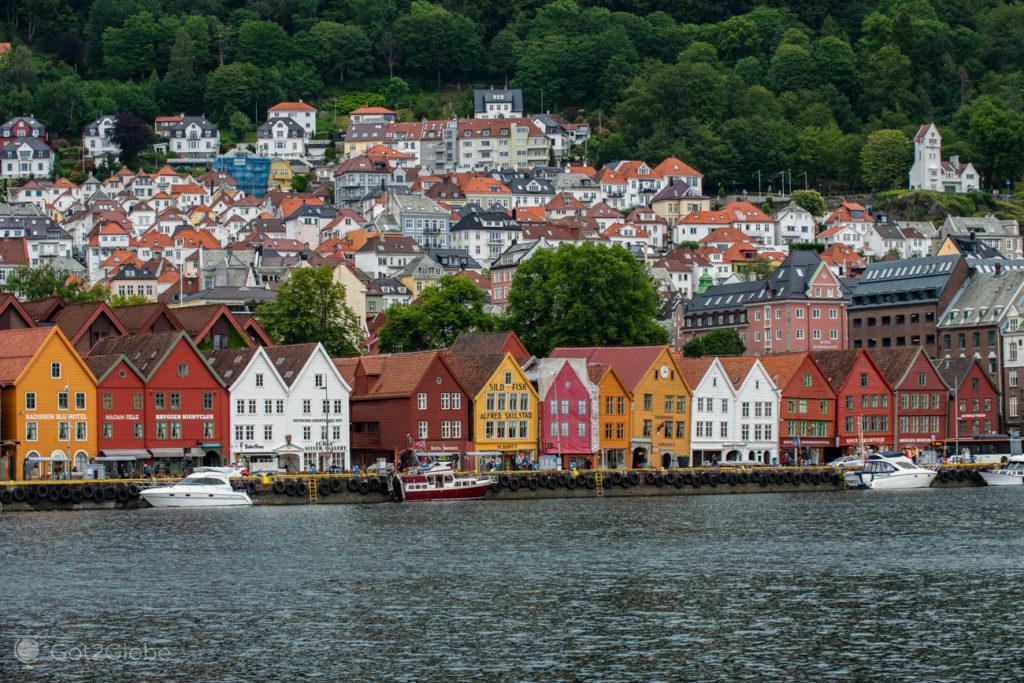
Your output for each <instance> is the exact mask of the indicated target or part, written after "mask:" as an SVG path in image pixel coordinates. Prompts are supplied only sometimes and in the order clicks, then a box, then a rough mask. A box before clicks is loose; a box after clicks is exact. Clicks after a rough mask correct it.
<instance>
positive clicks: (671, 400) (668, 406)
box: [665, 396, 676, 412]
mask: <svg viewBox="0 0 1024 683" xmlns="http://www.w3.org/2000/svg"><path fill="white" fill-rule="evenodd" d="M675 402H676V397H675V396H666V397H665V410H666V411H667V412H672V406H674V405H675Z"/></svg>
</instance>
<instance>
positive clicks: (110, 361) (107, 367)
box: [82, 353, 146, 384]
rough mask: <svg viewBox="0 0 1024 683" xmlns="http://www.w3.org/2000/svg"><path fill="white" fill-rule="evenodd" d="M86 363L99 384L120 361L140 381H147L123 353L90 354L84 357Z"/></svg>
mask: <svg viewBox="0 0 1024 683" xmlns="http://www.w3.org/2000/svg"><path fill="white" fill-rule="evenodd" d="M82 360H84V361H85V364H86V365H87V366H88V367H89V370H90V372H92V374H94V375H96V382H97V384H98V383H100V382H102V381H103V380H105V379H106V378H107V375H108V374H110V371H111V370H113V369H114V368H116V367H117V366H118V364H119V363H122V362H123V363H124V364H125V365H126V366H127V367H128V369H129V370H131V371H132V373H133V374H134V375H135V376H136V377H138V378H139V380H140V381H142V382H145V381H146V377H145V376H144V375H143V374H142V373H141V372H139V369H138V368H136V367H135V366H134V365H132V363H131V361H130V360H128V358H126V357H125V356H124V354H121V353H112V354H108V355H105V356H89V357H87V358H83V359H82Z"/></svg>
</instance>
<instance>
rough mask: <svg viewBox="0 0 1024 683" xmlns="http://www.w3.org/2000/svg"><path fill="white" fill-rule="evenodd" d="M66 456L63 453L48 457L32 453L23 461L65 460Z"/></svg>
mask: <svg viewBox="0 0 1024 683" xmlns="http://www.w3.org/2000/svg"><path fill="white" fill-rule="evenodd" d="M67 461H68V459H67V456H64V455H53V456H50V457H48V458H45V457H43V456H39V455H33V456H29V457H27V458H25V462H67Z"/></svg>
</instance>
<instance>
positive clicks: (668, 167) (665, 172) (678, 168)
mask: <svg viewBox="0 0 1024 683" xmlns="http://www.w3.org/2000/svg"><path fill="white" fill-rule="evenodd" d="M654 172H655V173H656V174H658V175H660V176H676V175H683V176H696V177H701V178H702V177H704V174H703V173H701V172H700V171H698V170H697V169H695V168H693V167H692V166H690V165H689V164H686V163H684V162H682V161H680V160H679V159H676V158H675V157H666V158H665V159H664V161H662V162H661V163H660V164H658V165H657V166H655V167H654Z"/></svg>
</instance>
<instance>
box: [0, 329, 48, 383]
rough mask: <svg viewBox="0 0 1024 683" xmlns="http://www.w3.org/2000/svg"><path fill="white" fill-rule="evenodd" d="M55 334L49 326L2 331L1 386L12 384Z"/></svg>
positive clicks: (0, 338) (0, 356)
mask: <svg viewBox="0 0 1024 683" xmlns="http://www.w3.org/2000/svg"><path fill="white" fill-rule="evenodd" d="M51 334H53V329H52V328H48V327H30V328H27V329H24V330H3V331H0V386H10V385H12V384H14V382H15V380H17V379H18V377H19V376H20V375H21V373H22V372H23V371H24V370H25V368H26V367H28V364H29V363H30V362H31V361H32V359H33V358H34V357H35V355H36V353H37V352H38V351H39V348H40V347H41V346H42V345H43V344H45V343H46V340H47V339H48V338H49V337H50V335H51Z"/></svg>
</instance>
